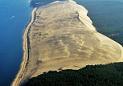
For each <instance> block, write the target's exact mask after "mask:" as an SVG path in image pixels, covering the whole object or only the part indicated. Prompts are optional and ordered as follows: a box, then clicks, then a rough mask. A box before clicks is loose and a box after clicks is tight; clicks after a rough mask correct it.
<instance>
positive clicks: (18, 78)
mask: <svg viewBox="0 0 123 86" xmlns="http://www.w3.org/2000/svg"><path fill="white" fill-rule="evenodd" d="M36 10H37V8H34V9H33V10H32V13H31V19H30V21H29V23H28V25H27V27H26V28H25V30H24V33H23V46H22V47H23V57H22V62H21V64H20V69H19V70H18V73H17V74H16V77H15V79H14V80H13V82H12V84H11V86H19V85H20V82H21V80H22V79H23V75H24V71H25V67H26V64H27V62H28V43H27V40H28V39H27V35H28V30H29V29H30V26H31V25H32V23H33V21H34V18H35V12H36Z"/></svg>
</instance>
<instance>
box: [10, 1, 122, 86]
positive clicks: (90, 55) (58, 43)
mask: <svg viewBox="0 0 123 86" xmlns="http://www.w3.org/2000/svg"><path fill="white" fill-rule="evenodd" d="M87 13H88V11H87V10H86V9H85V8H84V7H83V6H81V5H78V4H77V3H76V2H73V1H56V2H53V3H50V4H48V5H45V6H42V7H39V8H37V9H36V10H34V11H33V12H32V21H31V22H30V24H29V25H28V27H27V28H26V30H25V33H24V36H23V37H24V42H23V49H24V56H23V62H22V64H21V68H20V71H19V73H18V74H17V77H16V78H15V80H14V82H13V84H12V86H19V85H20V84H21V83H23V82H24V81H26V80H28V79H29V78H31V77H35V76H37V75H39V74H42V73H43V72H48V71H51V70H57V71H59V70H64V69H79V68H82V67H84V66H86V65H93V64H107V63H113V62H122V61H123V48H122V46H121V45H120V44H118V43H117V42H115V41H113V40H111V39H110V38H108V37H106V36H104V35H102V34H100V33H99V32H97V31H96V28H95V27H94V26H93V24H92V21H91V19H90V18H89V17H88V16H87Z"/></svg>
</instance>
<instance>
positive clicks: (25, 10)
mask: <svg viewBox="0 0 123 86" xmlns="http://www.w3.org/2000/svg"><path fill="white" fill-rule="evenodd" d="M52 1H55V0H37V1H36V0H34V1H33V2H32V3H31V6H32V7H36V6H39V5H44V4H47V3H49V2H52ZM76 1H77V2H78V3H79V4H81V5H84V6H85V7H86V8H87V9H88V10H89V14H88V15H89V17H90V18H91V19H92V21H93V22H94V25H95V26H96V27H97V30H98V31H99V32H101V33H103V34H105V35H107V36H109V37H111V38H112V39H114V40H116V41H117V42H119V43H121V44H123V24H122V22H123V2H122V0H76ZM29 2H30V0H12V1H11V0H0V20H1V21H0V61H1V62H0V86H10V83H11V82H12V80H13V79H14V77H15V75H16V73H17V71H18V69H19V65H20V63H21V60H22V36H23V31H24V29H25V27H26V25H27V24H28V22H29V20H30V17H31V11H32V8H31V7H30V3H29Z"/></svg>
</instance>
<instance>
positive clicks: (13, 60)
mask: <svg viewBox="0 0 123 86" xmlns="http://www.w3.org/2000/svg"><path fill="white" fill-rule="evenodd" d="M31 10H32V9H31V7H30V3H29V2H28V0H0V86H10V83H11V81H12V80H13V78H14V77H15V75H16V73H17V71H18V69H19V65H20V63H21V58H22V34H23V31H24V28H25V26H26V25H27V23H28V22H29V19H30V16H31Z"/></svg>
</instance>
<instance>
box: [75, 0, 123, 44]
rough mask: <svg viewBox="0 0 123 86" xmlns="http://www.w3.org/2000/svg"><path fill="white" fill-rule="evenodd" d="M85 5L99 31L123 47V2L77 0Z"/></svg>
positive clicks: (117, 0)
mask: <svg viewBox="0 0 123 86" xmlns="http://www.w3.org/2000/svg"><path fill="white" fill-rule="evenodd" d="M76 1H77V2H78V3H79V4H81V5H84V6H85V7H86V8H87V9H88V11H89V14H88V16H89V17H90V18H91V19H92V21H93V23H94V26H95V27H96V28H97V30H98V31H99V32H100V33H102V34H105V35H106V36H108V37H110V38H112V39H113V40H115V41H117V42H119V43H120V44H122V45H123V0H76Z"/></svg>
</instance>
